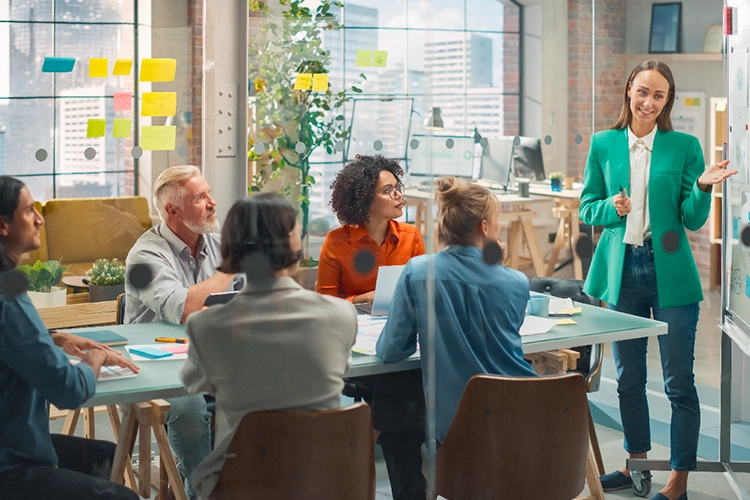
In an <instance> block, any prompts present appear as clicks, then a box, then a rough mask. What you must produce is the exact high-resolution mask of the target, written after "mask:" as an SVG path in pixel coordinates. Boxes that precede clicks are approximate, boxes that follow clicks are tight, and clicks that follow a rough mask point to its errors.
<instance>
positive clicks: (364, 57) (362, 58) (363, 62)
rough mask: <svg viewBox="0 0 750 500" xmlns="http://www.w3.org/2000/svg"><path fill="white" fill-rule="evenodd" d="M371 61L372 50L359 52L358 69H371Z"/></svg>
mask: <svg viewBox="0 0 750 500" xmlns="http://www.w3.org/2000/svg"><path fill="white" fill-rule="evenodd" d="M371 60H372V51H371V50H358V51H357V67H358V68H369V67H370V61H371Z"/></svg>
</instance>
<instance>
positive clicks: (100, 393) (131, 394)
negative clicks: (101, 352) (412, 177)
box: [66, 304, 667, 406]
mask: <svg viewBox="0 0 750 500" xmlns="http://www.w3.org/2000/svg"><path fill="white" fill-rule="evenodd" d="M579 305H581V307H582V308H583V312H582V313H581V314H580V315H577V316H574V317H573V318H572V319H573V320H574V321H576V322H577V324H576V325H565V326H560V325H558V326H555V327H553V328H552V330H550V331H549V332H548V333H545V334H538V335H527V336H524V337H522V343H523V351H524V353H534V352H540V351H547V350H550V349H562V348H569V347H576V346H580V345H588V344H598V343H605V342H614V341H617V340H626V339H631V338H639V337H650V336H655V335H661V334H664V333H667V325H666V323H661V322H659V321H654V320H651V319H645V318H639V317H636V316H630V315H627V314H622V313H618V312H615V311H608V310H606V309H602V308H598V307H592V306H588V305H583V304H579ZM91 329H92V330H102V329H107V330H112V331H114V332H117V333H118V334H120V335H122V336H124V337H126V338H127V339H128V340H129V343H130V344H131V345H135V344H153V343H154V339H155V338H156V337H182V336H184V330H185V328H184V326H182V325H172V324H167V323H142V324H137V325H116V326H106V327H94V328H91ZM84 330H86V329H70V330H66V331H69V332H71V333H76V332H77V331H84ZM217 335H219V333H218V332H217ZM116 349H118V350H120V351H122V352H125V349H124V347H122V346H120V347H117V348H116ZM124 355H125V356H127V354H124ZM184 363H185V361H184V360H158V361H145V362H141V363H139V367H140V369H141V370H140V373H139V374H138V376H137V377H131V378H125V379H123V380H108V381H106V382H100V383H99V384H98V386H97V389H96V394H95V395H94V397H93V398H91V399H90V400H88V401H87V402H86V404H85V405H84V406H98V405H107V404H127V403H137V402H140V401H147V400H150V399H158V398H170V397H178V396H186V395H187V394H188V392H187V391H186V390H185V388H184V387H183V386H182V383H181V382H180V379H179V371H180V369H181V368H182V366H183V364H184ZM419 367H420V360H419V357H418V356H413V357H411V358H409V359H407V360H405V361H402V362H399V363H392V364H384V363H383V362H382V361H381V360H380V359H379V358H377V357H375V356H365V355H361V354H356V353H353V354H352V365H351V367H350V368H349V371H348V372H347V374H346V376H347V377H361V376H365V375H374V374H378V373H386V372H395V371H403V370H411V369H417V368H419Z"/></svg>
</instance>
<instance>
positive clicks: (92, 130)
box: [86, 118, 107, 138]
mask: <svg viewBox="0 0 750 500" xmlns="http://www.w3.org/2000/svg"><path fill="white" fill-rule="evenodd" d="M106 128H107V120H105V119H104V118H89V124H88V127H87V128H86V137H87V138H91V137H104V130H105V129H106Z"/></svg>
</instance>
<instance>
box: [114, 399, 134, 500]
mask: <svg viewBox="0 0 750 500" xmlns="http://www.w3.org/2000/svg"><path fill="white" fill-rule="evenodd" d="M121 408H122V424H121V425H120V432H119V434H118V436H117V449H116V450H115V458H114V461H113V462H112V473H111V474H110V476H109V480H110V481H112V482H113V483H117V484H122V483H123V480H124V476H125V468H126V464H128V463H129V462H130V455H131V454H132V453H133V446H134V444H135V437H136V432H137V428H138V419H137V418H136V415H135V411H134V409H133V405H132V404H128V405H123V406H121ZM134 486H135V483H133V484H132V485H131V486H130V487H131V489H132V488H133V487H134ZM134 491H135V490H134Z"/></svg>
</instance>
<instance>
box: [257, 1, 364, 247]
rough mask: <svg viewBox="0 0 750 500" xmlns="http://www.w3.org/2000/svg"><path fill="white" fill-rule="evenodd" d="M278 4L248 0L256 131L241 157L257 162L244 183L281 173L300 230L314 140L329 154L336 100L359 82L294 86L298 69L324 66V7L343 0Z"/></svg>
mask: <svg viewBox="0 0 750 500" xmlns="http://www.w3.org/2000/svg"><path fill="white" fill-rule="evenodd" d="M278 5H279V6H280V7H281V12H280V14H275V15H274V14H273V13H272V11H271V9H270V8H269V7H268V6H267V5H266V4H265V3H264V2H263V1H257V0H251V1H250V10H251V12H252V13H251V16H254V17H260V26H261V33H260V34H259V35H258V36H256V37H255V39H254V40H253V41H252V42H251V44H250V47H251V49H250V62H249V64H248V66H249V77H250V81H251V82H252V84H253V88H254V91H255V95H254V96H252V97H251V102H252V103H253V104H252V105H253V108H254V111H255V113H254V115H255V123H254V128H255V131H256V132H255V137H254V138H251V139H249V148H248V149H249V153H248V161H252V162H257V164H256V173H255V174H254V176H253V178H252V181H251V185H250V186H249V188H248V191H249V192H250V193H257V192H262V191H264V190H266V188H267V186H266V184H267V183H268V182H269V181H271V180H275V179H280V180H282V182H283V187H282V188H281V190H282V191H283V192H282V194H284V195H285V196H287V198H291V200H290V201H296V202H297V203H298V205H299V207H300V215H301V217H300V218H301V221H300V222H301V225H302V231H303V233H302V234H303V237H305V236H306V235H307V230H308V219H309V205H310V194H311V191H312V189H313V185H314V184H315V178H314V177H313V176H312V175H310V156H311V155H312V154H313V152H314V151H316V150H317V149H318V148H323V149H324V150H325V151H326V152H327V153H329V154H333V153H334V151H336V143H337V142H339V141H345V140H346V139H348V138H349V135H350V133H351V127H347V126H346V124H345V119H344V115H343V109H342V106H343V105H344V103H346V102H347V101H349V99H350V95H351V93H361V92H362V90H361V89H360V88H358V87H356V86H351V87H349V88H348V89H345V90H342V91H341V92H333V91H332V90H331V88H330V85H329V86H328V88H327V89H326V90H325V91H320V92H316V91H313V90H294V85H295V82H296V79H297V75H299V74H300V73H311V74H314V75H317V74H327V73H328V70H327V67H328V66H329V64H330V55H331V53H330V51H328V50H325V49H324V48H323V45H322V36H323V32H324V31H325V30H338V29H339V28H340V27H341V26H340V24H339V22H338V20H337V19H336V16H335V15H334V14H333V13H332V12H331V9H332V8H334V7H339V8H340V7H343V4H342V3H341V2H339V1H336V0H321V2H320V3H319V4H318V6H317V7H315V8H314V9H311V8H308V7H305V6H304V5H303V0H278ZM360 77H361V78H362V79H363V80H364V79H366V77H365V75H364V74H360ZM301 145H304V149H302V147H301ZM290 169H291V172H292V173H293V175H292V177H293V178H294V180H293V181H291V182H289V176H288V175H287V174H288V173H289V172H290Z"/></svg>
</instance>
